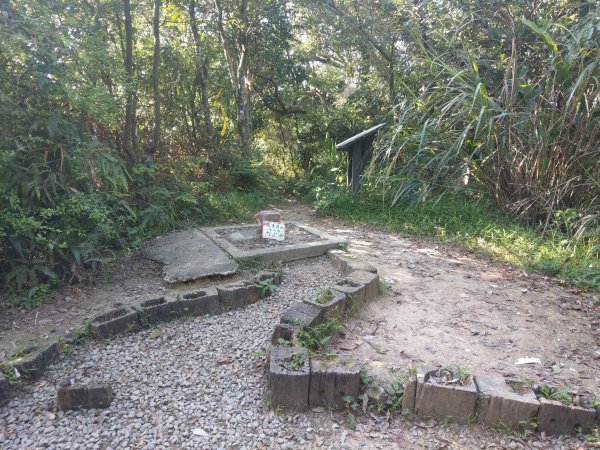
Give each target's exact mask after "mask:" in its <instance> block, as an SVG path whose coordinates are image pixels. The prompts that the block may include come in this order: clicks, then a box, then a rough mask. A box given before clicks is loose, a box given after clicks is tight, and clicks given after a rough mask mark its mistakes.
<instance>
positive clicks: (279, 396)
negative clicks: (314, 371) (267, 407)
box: [269, 347, 310, 411]
mask: <svg viewBox="0 0 600 450" xmlns="http://www.w3.org/2000/svg"><path fill="white" fill-rule="evenodd" d="M309 385H310V358H309V356H308V351H307V350H306V349H305V348H302V347H273V349H272V350H271V356H270V361H269V393H270V399H271V407H272V408H273V409H277V408H284V409H288V410H294V411H306V410H307V409H308V390H309Z"/></svg>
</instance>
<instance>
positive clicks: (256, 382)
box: [0, 258, 584, 450]
mask: <svg viewBox="0 0 600 450" xmlns="http://www.w3.org/2000/svg"><path fill="white" fill-rule="evenodd" d="M340 277H341V275H340V274H339V273H337V272H336V271H335V269H334V268H333V267H332V266H331V264H330V263H329V262H328V261H327V260H326V259H325V258H317V259H313V260H310V261H304V262H301V263H296V264H292V265H290V267H289V268H286V270H285V278H284V282H283V284H282V286H281V287H280V289H278V291H277V292H276V293H275V295H274V296H272V297H271V298H269V299H266V300H263V301H260V302H258V303H256V304H254V305H251V306H249V307H247V308H246V309H243V310H237V311H234V312H231V313H227V314H224V315H221V316H215V317H204V318H197V319H192V320H184V321H175V322H170V323H167V324H164V325H161V326H159V327H157V328H156V329H150V330H146V331H143V332H140V333H138V334H133V335H129V336H125V337H122V338H117V339H114V340H112V341H105V342H92V343H89V344H87V345H85V346H82V347H79V348H76V349H75V353H74V354H73V355H70V356H62V357H61V358H62V360H61V361H60V362H59V363H57V364H55V365H54V366H52V367H51V368H50V370H49V371H48V372H47V373H46V374H45V376H44V377H43V378H42V379H41V380H40V381H39V382H37V383H36V384H35V385H34V386H33V388H32V389H31V391H30V392H29V393H27V394H25V395H23V396H21V397H19V398H17V399H14V400H12V401H11V402H10V403H9V404H8V405H7V406H6V407H4V408H0V448H1V449H3V450H4V449H5V450H13V449H41V448H48V449H187V448H197V449H240V450H241V449H251V448H258V449H265V448H273V449H285V448H292V449H305V448H331V449H346V448H348V449H350V448H351V449H365V448H382V449H388V448H394V449H404V448H428V449H443V448H444V449H463V448H464V449H469V448H486V449H487V448H496V449H503V448H507V449H509V448H510V449H522V448H531V449H533V448H556V449H575V448H577V449H579V448H584V444H583V443H582V442H581V441H579V440H577V439H575V438H570V437H561V438H554V439H552V440H542V439H541V438H540V437H539V436H535V437H533V438H532V437H530V438H529V439H525V440H524V439H523V437H519V436H513V435H508V434H506V433H493V432H491V431H489V430H482V429H481V428H477V427H472V428H469V427H464V426H459V425H455V424H449V425H444V424H441V423H436V422H435V421H432V420H429V421H426V422H422V421H416V422H415V421H408V420H406V419H404V418H395V419H392V420H390V421H388V420H385V418H381V417H375V416H372V417H369V416H359V417H358V422H359V423H358V426H357V429H356V430H350V429H348V428H347V427H345V426H344V418H345V417H344V415H343V414H331V413H329V412H327V411H326V410H324V409H323V408H318V409H317V410H316V411H313V412H311V413H309V414H293V415H285V414H280V413H275V412H273V411H270V410H269V409H268V407H267V403H266V401H265V398H266V397H265V392H266V391H265V380H266V377H265V372H264V371H265V362H266V358H265V357H264V354H263V351H264V350H265V349H266V348H267V347H268V344H269V340H270V336H271V332H272V330H273V326H274V324H275V323H277V322H278V320H279V315H280V313H281V312H282V311H283V310H284V309H285V308H286V307H288V306H289V305H290V304H291V303H293V302H294V301H302V299H303V298H304V297H305V296H311V297H312V296H314V295H316V292H317V291H318V289H319V288H320V287H323V286H325V285H328V284H330V283H332V282H335V281H337V280H339V278H340ZM63 379H71V380H72V381H73V382H89V381H91V380H94V381H110V382H111V383H112V384H113V389H114V392H115V399H114V400H113V403H112V404H111V406H110V407H109V408H107V409H105V410H89V411H69V412H66V413H65V412H59V411H56V410H55V405H54V399H55V393H56V386H57V385H58V383H59V381H60V380H63Z"/></svg>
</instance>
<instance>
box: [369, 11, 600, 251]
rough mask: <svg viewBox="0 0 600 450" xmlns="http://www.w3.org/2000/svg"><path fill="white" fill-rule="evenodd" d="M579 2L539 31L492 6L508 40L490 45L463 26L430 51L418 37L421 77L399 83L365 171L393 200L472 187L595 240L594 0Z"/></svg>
mask: <svg viewBox="0 0 600 450" xmlns="http://www.w3.org/2000/svg"><path fill="white" fill-rule="evenodd" d="M587 7H588V9H586V10H585V11H583V10H581V11H577V10H576V8H575V7H573V8H574V10H573V11H574V14H573V15H572V16H571V19H569V20H568V21H565V20H564V19H563V20H562V22H561V23H554V24H550V25H547V26H546V27H545V29H542V28H541V27H540V26H538V25H536V23H534V22H532V21H529V20H527V19H524V18H517V17H512V16H511V15H510V14H509V13H508V12H506V11H505V12H498V13H497V17H495V20H497V22H498V23H501V24H502V26H503V28H504V30H505V34H506V36H507V38H506V45H505V46H502V45H498V47H497V48H488V49H482V48H481V46H479V47H475V46H474V43H473V42H471V41H469V40H468V39H466V38H464V36H465V34H466V33H464V32H463V31H464V30H462V29H461V30H457V31H456V33H455V34H453V35H452V36H450V37H447V36H441V35H440V36H438V37H437V38H438V39H437V42H439V45H437V46H436V47H435V48H434V49H432V48H431V46H430V45H427V46H426V45H424V44H423V43H422V42H421V41H420V40H419V39H418V38H415V42H416V43H417V44H418V48H419V49H420V51H419V53H418V56H417V61H416V65H417V66H418V67H420V69H419V70H420V71H421V72H422V79H423V86H422V88H421V90H420V91H419V92H415V90H414V89H413V90H411V89H410V88H409V87H408V86H405V87H406V92H407V97H408V98H409V99H408V100H407V101H405V102H404V103H402V104H400V105H399V106H398V109H397V111H398V117H399V120H398V122H397V123H396V124H395V127H394V128H393V130H392V131H391V132H389V133H388V134H387V135H386V136H385V138H384V139H382V140H380V142H379V143H378V145H377V146H376V150H375V155H374V159H373V163H372V166H371V171H370V176H371V179H372V180H374V181H375V182H376V183H377V184H379V185H380V187H382V188H383V189H384V191H385V192H386V193H387V197H388V198H389V199H390V201H391V203H392V204H394V203H398V202H400V201H406V200H410V201H413V202H415V203H418V202H423V201H425V200H429V199H431V198H432V196H433V195H436V194H439V193H448V192H456V191H461V190H465V189H467V190H470V189H473V188H475V189H480V190H482V191H484V192H485V193H486V195H487V196H488V197H489V198H490V199H492V201H493V202H495V204H496V205H498V206H499V207H501V208H504V209H507V210H509V211H511V212H513V213H515V214H517V215H518V216H519V217H522V218H524V219H526V220H527V221H529V222H530V223H535V224H541V225H542V226H543V227H545V228H546V229H549V228H551V227H552V226H555V227H559V228H561V231H564V232H566V233H567V234H570V235H572V236H573V237H575V238H578V239H583V240H588V241H589V240H590V239H591V240H592V241H593V240H596V242H597V237H598V235H599V234H600V201H599V200H600V145H599V141H600V50H599V48H600V26H599V14H598V13H599V10H600V7H598V6H597V5H596V6H594V7H590V5H589V4H587ZM584 12H585V14H584ZM577 14H579V15H577ZM476 26H477V19H472V21H471V22H469V23H467V24H465V25H464V28H471V29H472V28H473V27H476ZM598 250H600V248H597V249H596V251H598Z"/></svg>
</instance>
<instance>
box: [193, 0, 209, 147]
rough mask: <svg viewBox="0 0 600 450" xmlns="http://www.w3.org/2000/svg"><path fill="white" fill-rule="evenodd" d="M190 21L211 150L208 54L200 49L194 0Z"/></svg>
mask: <svg viewBox="0 0 600 450" xmlns="http://www.w3.org/2000/svg"><path fill="white" fill-rule="evenodd" d="M189 14H190V22H191V26H192V36H193V38H194V45H195V47H196V81H197V83H198V86H199V87H200V103H201V105H202V118H203V122H204V134H205V135H206V140H207V141H208V146H209V149H210V150H212V148H213V147H214V144H215V133H214V128H213V124H212V119H211V117H210V105H209V103H208V97H209V94H208V68H209V60H208V55H204V54H203V51H202V41H201V39H200V33H199V31H198V24H197V23H196V0H190V7H189Z"/></svg>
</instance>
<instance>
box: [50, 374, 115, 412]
mask: <svg viewBox="0 0 600 450" xmlns="http://www.w3.org/2000/svg"><path fill="white" fill-rule="evenodd" d="M56 396H57V403H58V408H59V409H60V410H62V411H67V410H70V409H99V408H107V407H108V406H109V405H110V403H111V402H112V399H113V391H112V386H111V385H110V384H108V383H91V384H73V385H71V384H70V383H69V382H68V381H67V382H65V383H64V384H62V385H60V386H59V387H58V389H57V391H56Z"/></svg>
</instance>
